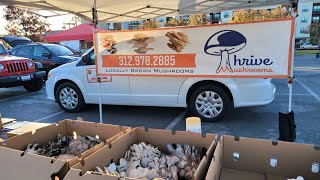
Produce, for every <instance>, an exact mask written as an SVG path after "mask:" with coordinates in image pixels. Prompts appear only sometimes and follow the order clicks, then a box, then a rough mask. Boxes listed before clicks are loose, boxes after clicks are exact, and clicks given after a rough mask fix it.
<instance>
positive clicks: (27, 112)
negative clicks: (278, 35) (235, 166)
mask: <svg viewBox="0 0 320 180" xmlns="http://www.w3.org/2000/svg"><path fill="white" fill-rule="evenodd" d="M295 77H296V83H295V84H294V87H293V94H294V95H293V106H292V108H293V111H294V112H295V113H296V114H295V120H296V124H297V140H296V142H301V143H302V142H303V143H312V144H317V145H320V131H319V129H320V90H319V89H320V81H319V80H320V59H316V58H315V56H314V55H299V56H296V57H295ZM273 83H274V84H275V86H276V87H277V92H276V97H275V100H274V101H273V102H272V103H271V104H269V105H266V106H259V107H246V108H240V109H235V110H234V111H233V112H231V113H230V114H229V115H228V117H226V118H225V119H224V120H223V121H221V122H219V123H202V131H203V132H210V133H215V134H220V135H221V134H230V135H237V136H246V137H257V138H264V139H273V140H276V139H277V138H278V112H279V111H280V112H287V109H288V98H289V97H288V87H287V80H286V79H274V80H273ZM0 112H1V114H2V116H3V117H8V118H15V119H17V120H18V121H36V122H50V123H53V122H57V121H59V120H63V119H76V118H77V117H82V118H83V119H84V120H86V121H95V122H98V121H99V111H98V105H89V106H87V107H86V109H85V110H84V111H83V112H80V113H76V114H70V113H66V112H63V111H62V110H61V109H60V107H59V106H58V105H57V104H56V103H55V102H52V101H49V100H47V99H46V92H45V88H43V89H42V90H41V91H39V92H35V93H27V92H26V91H25V90H24V88H23V87H17V88H7V89H6V88H3V89H0ZM103 119H104V123H110V124H118V125H126V126H132V127H135V126H145V127H148V128H162V129H164V128H167V129H173V130H185V109H184V108H163V107H130V106H103Z"/></svg>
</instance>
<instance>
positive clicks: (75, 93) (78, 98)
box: [55, 82, 85, 113]
mask: <svg viewBox="0 0 320 180" xmlns="http://www.w3.org/2000/svg"><path fill="white" fill-rule="evenodd" d="M55 98H56V101H57V103H58V104H59V106H60V107H61V108H62V109H63V110H64V111H66V112H69V113H76V112H80V111H81V109H82V108H83V107H84V106H85V102H84V98H83V95H82V93H81V90H80V89H79V88H78V86H76V85H75V84H73V83H71V82H65V83H62V84H61V85H60V86H59V87H58V88H57V91H56V92H55ZM63 100H64V102H62V101H63Z"/></svg>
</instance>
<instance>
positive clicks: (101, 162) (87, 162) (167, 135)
mask: <svg viewBox="0 0 320 180" xmlns="http://www.w3.org/2000/svg"><path fill="white" fill-rule="evenodd" d="M140 142H147V143H150V144H152V145H153V146H155V147H158V148H159V150H160V151H162V152H165V153H166V152H167V144H168V143H176V144H189V145H194V146H195V147H196V148H197V149H198V150H200V151H201V150H204V149H203V148H205V149H206V153H205V154H206V155H205V156H204V157H203V158H202V160H201V163H200V164H199V166H198V168H197V171H196V173H195V177H194V180H202V179H204V178H205V175H206V173H207V170H208V167H209V164H210V160H211V158H212V155H213V152H214V149H215V146H216V142H217V135H214V134H206V136H205V137H202V135H201V134H199V133H193V132H186V131H176V132H175V133H174V134H173V133H172V131H171V130H160V129H148V131H145V129H144V128H135V129H133V130H132V132H129V133H126V134H125V135H123V136H121V137H120V138H119V139H117V140H115V141H114V142H112V143H111V144H110V145H108V146H105V147H104V148H102V149H100V150H99V151H97V152H95V153H93V154H92V155H90V156H88V157H87V158H85V159H84V161H82V162H81V163H78V164H76V165H75V166H73V167H71V169H70V171H69V172H68V174H67V175H66V177H65V180H113V179H115V180H118V178H119V177H117V176H109V175H96V174H88V173H87V174H86V172H87V171H92V170H94V169H95V168H96V167H97V166H99V167H103V166H107V165H108V164H109V163H110V162H111V161H112V160H113V161H114V162H116V163H118V162H119V160H120V158H122V157H123V156H124V154H125V152H126V151H127V150H128V149H129V147H130V146H131V145H132V144H136V143H140ZM126 179H129V178H126Z"/></svg>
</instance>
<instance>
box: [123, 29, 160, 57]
mask: <svg viewBox="0 0 320 180" xmlns="http://www.w3.org/2000/svg"><path fill="white" fill-rule="evenodd" d="M154 41H155V39H154V37H149V36H147V35H145V34H142V33H137V34H135V35H134V36H133V38H132V39H131V40H129V41H128V43H129V44H134V45H133V46H132V48H136V49H135V50H134V51H135V52H136V53H138V54H145V53H146V52H148V51H150V50H154V49H153V48H150V47H148V46H149V44H150V43H152V42H154Z"/></svg>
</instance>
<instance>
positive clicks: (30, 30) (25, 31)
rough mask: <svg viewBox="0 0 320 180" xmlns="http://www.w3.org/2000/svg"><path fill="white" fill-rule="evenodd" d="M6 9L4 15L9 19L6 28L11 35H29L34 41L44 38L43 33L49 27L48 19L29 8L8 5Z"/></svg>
mask: <svg viewBox="0 0 320 180" xmlns="http://www.w3.org/2000/svg"><path fill="white" fill-rule="evenodd" d="M4 11H5V14H4V16H3V17H4V18H5V19H6V20H7V25H6V26H5V29H6V31H7V32H8V34H9V35H16V36H25V37H29V38H30V39H31V40H33V41H42V40H43V38H42V33H43V32H45V31H46V28H48V27H49V24H48V23H47V22H46V20H44V19H41V17H40V16H39V15H36V14H35V13H32V12H30V11H28V10H27V9H19V8H16V7H13V6H7V7H6V8H5V9H4Z"/></svg>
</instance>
